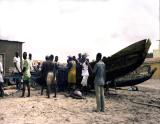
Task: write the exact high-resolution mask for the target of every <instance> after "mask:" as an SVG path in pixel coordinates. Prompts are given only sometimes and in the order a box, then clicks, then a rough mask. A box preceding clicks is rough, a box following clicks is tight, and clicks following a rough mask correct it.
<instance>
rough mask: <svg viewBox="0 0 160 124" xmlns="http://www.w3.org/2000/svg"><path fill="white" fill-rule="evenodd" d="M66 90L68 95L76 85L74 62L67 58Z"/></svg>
mask: <svg viewBox="0 0 160 124" xmlns="http://www.w3.org/2000/svg"><path fill="white" fill-rule="evenodd" d="M67 66H68V90H69V93H70V91H71V90H73V89H75V85H76V61H75V60H74V59H73V58H72V57H69V59H68V65H67Z"/></svg>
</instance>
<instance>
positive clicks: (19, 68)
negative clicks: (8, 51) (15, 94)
mask: <svg viewBox="0 0 160 124" xmlns="http://www.w3.org/2000/svg"><path fill="white" fill-rule="evenodd" d="M20 62H21V60H20V57H18V58H17V57H14V58H13V63H16V65H17V68H18V70H19V72H21V67H20ZM17 68H15V70H14V72H18V70H17Z"/></svg>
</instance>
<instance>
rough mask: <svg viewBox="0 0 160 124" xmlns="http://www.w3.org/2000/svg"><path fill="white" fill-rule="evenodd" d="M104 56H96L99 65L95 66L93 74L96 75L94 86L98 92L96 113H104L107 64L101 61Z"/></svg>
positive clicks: (99, 54)
mask: <svg viewBox="0 0 160 124" xmlns="http://www.w3.org/2000/svg"><path fill="white" fill-rule="evenodd" d="M101 58H102V54H101V53H98V54H97V56H96V61H97V63H96V64H95V66H94V69H93V73H95V79H94V85H95V91H96V103H97V110H96V112H100V111H101V112H104V109H105V103H104V99H105V98H104V84H105V74H106V73H105V64H104V62H102V60H101Z"/></svg>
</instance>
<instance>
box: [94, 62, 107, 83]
mask: <svg viewBox="0 0 160 124" xmlns="http://www.w3.org/2000/svg"><path fill="white" fill-rule="evenodd" d="M93 73H95V79H94V84H95V85H104V84H105V75H106V70H105V64H104V62H102V60H100V61H99V62H97V63H96V65H95V66H94V69H93Z"/></svg>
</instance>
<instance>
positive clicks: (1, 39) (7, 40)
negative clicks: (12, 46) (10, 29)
mask: <svg viewBox="0 0 160 124" xmlns="http://www.w3.org/2000/svg"><path fill="white" fill-rule="evenodd" d="M0 41H4V42H16V43H25V42H22V41H11V40H3V39H0Z"/></svg>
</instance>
